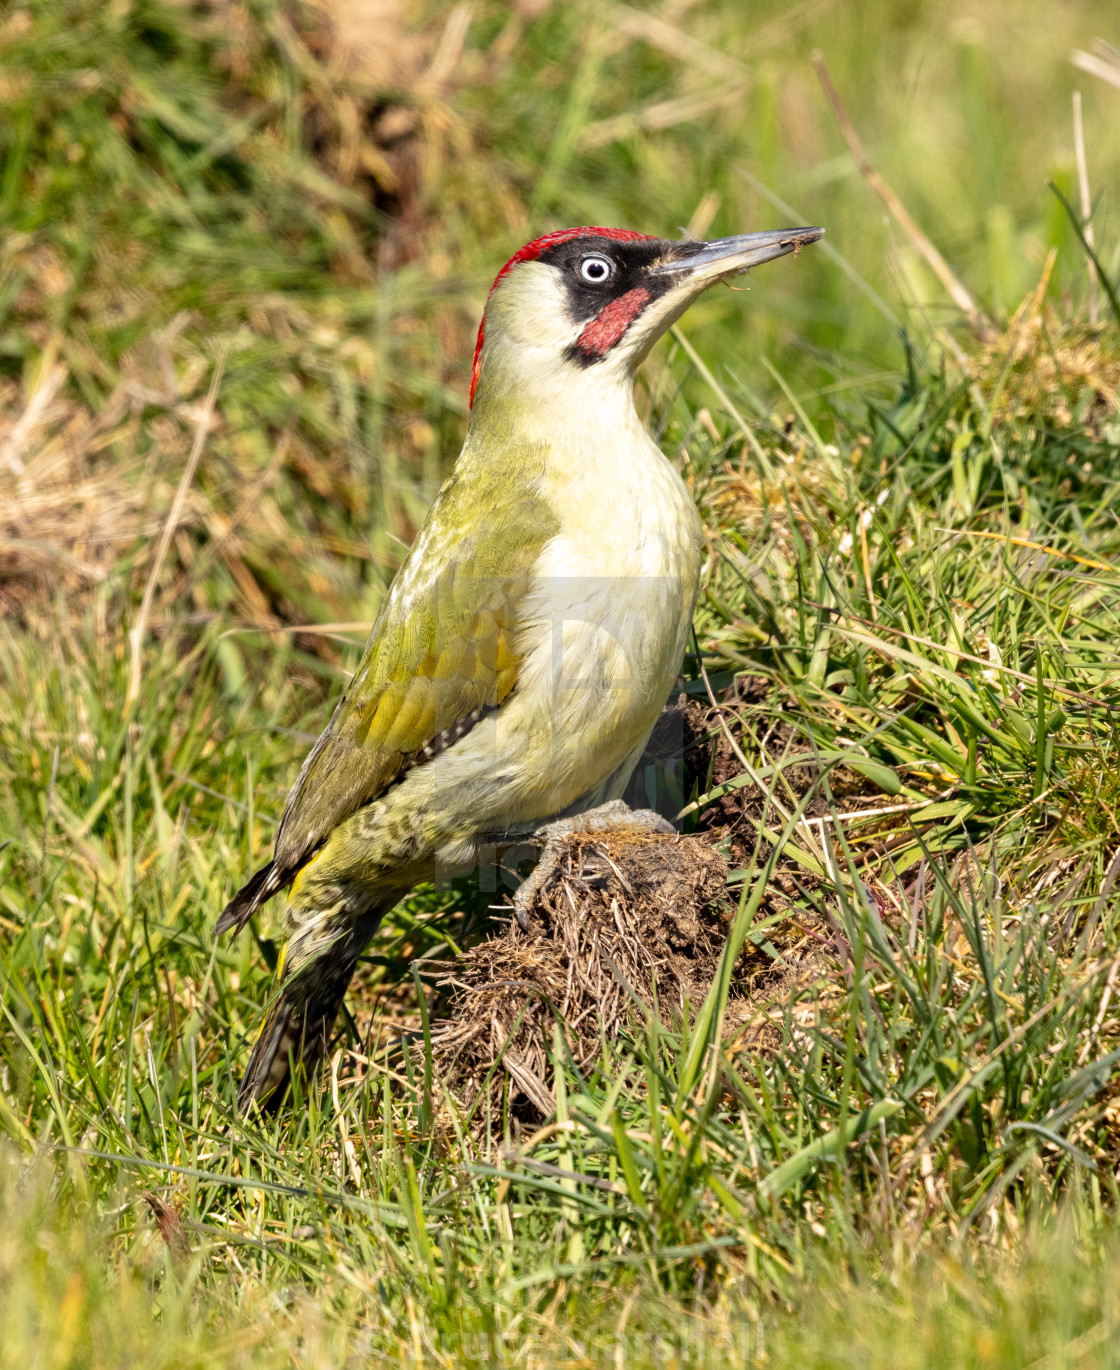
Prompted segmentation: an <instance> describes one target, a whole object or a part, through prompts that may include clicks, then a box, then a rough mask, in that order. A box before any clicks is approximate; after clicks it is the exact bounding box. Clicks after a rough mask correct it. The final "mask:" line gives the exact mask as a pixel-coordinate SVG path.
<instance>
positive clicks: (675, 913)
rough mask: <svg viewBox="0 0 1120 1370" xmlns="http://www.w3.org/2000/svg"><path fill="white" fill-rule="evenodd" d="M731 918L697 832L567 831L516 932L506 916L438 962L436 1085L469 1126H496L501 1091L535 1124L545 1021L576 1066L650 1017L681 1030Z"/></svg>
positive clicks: (716, 860)
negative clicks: (498, 929) (476, 941)
mask: <svg viewBox="0 0 1120 1370" xmlns="http://www.w3.org/2000/svg"><path fill="white" fill-rule="evenodd" d="M732 913H733V910H732V908H731V906H730V904H729V898H728V892H727V863H726V861H725V860H724V858H723V857H722V856H721V855H720V854H719V852H717V851H715V850H714V849H713V848H712V847H711V846H710V845H709V843H708V842H706V841H704V840H703V839H701V838H698V837H680V836H676V835H674V834H664V835H662V834H645V833H641V834H638V833H633V832H617V833H611V832H608V833H601V834H599V833H595V834H591V833H576V834H573V835H572V836H571V837H570V838H569V839H568V843H567V851H566V853H565V855H564V859H563V860H562V861H561V863H560V865H559V867H558V868H557V870H556V871H555V873H554V874H553V876H552V877H551V879H549V880H548V881H547V882H546V883H545V884H544V885H543V886H542V888H541V890H540V891H539V893H538V895H537V898H536V901H535V903H534V905H533V907H532V909H531V911H530V914H529V930H528V932H523V931H522V930H521V928H520V927H519V926H518V925H517V923H516V921H512V920H511V922H510V925H509V927H508V928H507V929H506V930H505V931H504V932H503V933H502V934H501V935H500V936H497V937H494V938H492V939H491V940H489V941H487V942H483V943H481V944H480V945H478V946H475V947H472V948H471V949H470V950H469V951H468V952H467V953H466V954H465V955H464V956H463V957H462V958H461V959H460V960H458V961H456V962H453V963H450V964H447V965H445V967H444V972H445V976H444V984H445V986H446V988H447V989H448V990H449V991H450V992H451V1002H450V1005H449V1013H448V1017H447V1018H446V1019H445V1020H444V1021H443V1022H442V1024H441V1025H440V1026H439V1027H438V1028H437V1029H436V1032H435V1035H434V1039H433V1046H434V1049H435V1053H436V1060H437V1066H438V1068H439V1070H440V1074H441V1077H442V1078H443V1079H444V1081H445V1082H446V1083H447V1085H448V1086H449V1088H450V1089H451V1091H452V1093H453V1094H454V1095H455V1096H456V1097H457V1098H458V1100H459V1101H460V1103H461V1104H462V1105H463V1106H464V1107H465V1108H466V1109H467V1110H468V1111H470V1112H471V1113H472V1115H473V1117H474V1119H475V1120H476V1121H481V1120H483V1119H485V1118H486V1117H487V1116H488V1115H489V1116H490V1117H491V1118H492V1119H494V1120H495V1121H497V1120H498V1119H500V1118H501V1116H502V1101H503V1098H504V1097H506V1091H507V1090H508V1101H509V1107H510V1111H511V1114H512V1115H513V1116H515V1117H518V1118H520V1119H521V1120H522V1121H525V1122H530V1123H531V1122H535V1121H538V1120H539V1119H541V1118H547V1117H548V1116H549V1115H550V1114H551V1113H552V1112H553V1109H554V1107H555V1100H554V1097H553V1092H552V1088H551V1085H550V1080H551V1076H552V1064H551V1057H552V1052H553V1042H554V1031H555V1028H554V1025H555V1024H557V1023H559V1024H560V1027H561V1030H562V1032H563V1034H564V1037H565V1040H566V1042H567V1049H568V1050H570V1051H571V1053H572V1056H573V1058H574V1060H575V1062H576V1064H577V1065H579V1066H581V1067H582V1066H587V1065H589V1064H590V1063H591V1062H592V1061H594V1060H595V1059H596V1058H597V1057H598V1056H599V1054H600V1052H601V1049H602V1042H603V1039H604V1038H606V1039H608V1040H610V1039H611V1038H614V1037H616V1036H617V1035H618V1034H619V1033H620V1032H621V1031H622V1030H624V1029H625V1028H627V1027H635V1026H639V1027H640V1025H641V1023H642V1022H643V1021H644V1020H645V1018H646V1015H648V1014H649V1013H651V1012H656V1013H657V1014H658V1015H659V1017H660V1018H661V1020H662V1021H663V1022H664V1023H666V1024H667V1025H672V1023H673V1022H674V1021H678V1022H679V1020H680V1018H681V1015H682V1014H684V1013H686V1012H688V1011H689V1010H690V1008H691V1009H693V1010H694V1009H695V1008H697V1007H698V1006H699V1005H700V1004H701V1003H702V1002H703V999H704V996H705V995H706V994H707V992H708V990H709V988H710V987H711V984H712V980H713V978H714V976H715V972H716V967H717V966H718V964H719V959H720V956H721V954H722V952H723V948H724V944H725V943H726V941H727V933H728V930H729V928H730V922H731V916H732ZM752 950H753V949H752ZM748 959H749V953H746V954H745V955H744V958H743V961H744V962H746V961H747V960H748ZM738 969H739V967H737V970H738ZM735 992H736V990H735V987H733V990H732V993H733V995H734V994H735ZM729 1016H730V1015H729ZM480 1096H481V1097H480Z"/></svg>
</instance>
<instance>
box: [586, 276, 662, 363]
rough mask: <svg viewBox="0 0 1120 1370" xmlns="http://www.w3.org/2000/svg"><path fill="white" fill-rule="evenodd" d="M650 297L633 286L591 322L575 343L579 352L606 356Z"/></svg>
mask: <svg viewBox="0 0 1120 1370" xmlns="http://www.w3.org/2000/svg"><path fill="white" fill-rule="evenodd" d="M649 301H650V293H649V291H648V290H646V289H645V287H644V286H637V287H636V288H635V289H634V290H628V291H627V292H626V294H625V295H620V296H619V297H618V299H617V300H612V301H611V302H610V304H608V305H605V306H604V307H603V308H602V309H600V311H599V312H598V314H596V315H595V317H594V318H593V319H592V320H591V322H590V323H589V324H588V325H587V327H586V328H585V329H584V330H583V332H582V333H581V334H580V335H579V338H578V340H577V341H576V346H577V347H578V348H579V349H580V351H581V352H586V353H587V355H588V356H589V357H601V356H603V355H604V354H605V353H607V352H609V351H610V350H611V348H612V347H613V346H614V345H615V343H616V342H618V340H619V339H620V338H621V337H622V335H623V334H624V333H625V332H626V330H627V329H628V328H629V327H630V325H631V324H632V323H633V322H634V320H635V319H636V318H637V317H638V315H639V314H640V313H641V312H642V310H643V309H645V307H646V305H647V304H649Z"/></svg>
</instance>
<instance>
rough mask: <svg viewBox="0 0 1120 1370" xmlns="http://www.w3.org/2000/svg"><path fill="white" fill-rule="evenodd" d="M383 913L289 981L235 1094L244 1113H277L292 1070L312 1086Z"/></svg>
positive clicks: (356, 926)
mask: <svg viewBox="0 0 1120 1370" xmlns="http://www.w3.org/2000/svg"><path fill="white" fill-rule="evenodd" d="M255 878H256V877H254V879H255ZM390 902H391V901H390ZM381 914H382V908H381V907H378V908H376V909H373V910H371V911H369V912H367V913H365V914H363V915H362V916H360V917H358V918H356V919H355V921H354V923H353V924H352V925H351V927H350V928H349V930H348V931H347V932H346V933H345V934H344V935H343V936H342V937H340V938H339V939H338V940H336V941H334V942H332V943H330V944H329V945H328V946H327V947H325V948H323V949H322V950H321V951H320V952H319V954H318V955H317V956H315V957H314V959H313V960H311V961H310V962H309V963H308V964H306V965H304V966H302V967H301V968H300V969H299V970H297V971H293V972H291V973H290V974H287V975H286V976H285V978H284V980H283V981H282V984H281V989H280V995H279V997H278V999H277V1000H276V1003H275V1004H274V1005H273V1007H272V1009H271V1011H270V1012H269V1014H268V1017H267V1018H266V1019H265V1023H264V1027H263V1028H262V1029H261V1034H260V1036H259V1037H258V1038H257V1040H256V1043H255V1044H254V1046H253V1051H252V1054H251V1055H250V1057H249V1064H248V1066H247V1067H246V1069H245V1076H244V1078H243V1079H242V1081H241V1087H240V1089H239V1090H238V1091H237V1107H238V1109H239V1110H240V1111H241V1112H242V1113H244V1112H246V1111H247V1110H248V1109H249V1108H250V1107H251V1106H252V1105H253V1104H256V1105H257V1107H258V1108H260V1109H261V1110H262V1111H263V1112H265V1113H275V1112H276V1111H277V1110H278V1109H279V1108H280V1106H281V1105H282V1104H283V1102H284V1099H285V1097H286V1096H287V1094H288V1090H289V1086H290V1085H291V1082H292V1071H293V1069H294V1070H295V1072H296V1073H297V1074H298V1075H299V1076H301V1077H302V1078H303V1080H304V1081H305V1082H306V1081H310V1079H311V1077H312V1076H313V1075H314V1073H315V1069H316V1067H317V1066H318V1064H319V1062H320V1061H321V1060H322V1059H323V1057H324V1056H325V1055H326V1052H327V1047H328V1045H329V1043H330V1038H331V1029H332V1028H333V1027H334V1020H335V1019H336V1018H337V1017H338V1011H339V1009H340V1008H341V1007H342V1001H343V999H344V997H345V995H346V990H347V988H348V986H349V984H350V981H351V979H352V977H353V975H354V971H355V970H356V969H357V965H358V958H359V957H360V956H361V954H362V952H363V951H364V950H365V949H366V946H367V945H368V943H369V939H370V938H371V937H372V936H373V934H374V932H375V931H376V930H377V925H378V923H379V922H380V921H381Z"/></svg>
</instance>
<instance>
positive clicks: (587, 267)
mask: <svg viewBox="0 0 1120 1370" xmlns="http://www.w3.org/2000/svg"><path fill="white" fill-rule="evenodd" d="M613 271H614V262H612V261H611V259H610V258H609V257H598V256H593V257H584V258H583V259H582V260H581V261H580V264H579V274H580V276H581V277H582V278H583V279H584V280H585V281H588V282H589V283H590V284H591V285H602V283H603V282H604V281H605V280H609V278H610V276H611V274H612V273H613Z"/></svg>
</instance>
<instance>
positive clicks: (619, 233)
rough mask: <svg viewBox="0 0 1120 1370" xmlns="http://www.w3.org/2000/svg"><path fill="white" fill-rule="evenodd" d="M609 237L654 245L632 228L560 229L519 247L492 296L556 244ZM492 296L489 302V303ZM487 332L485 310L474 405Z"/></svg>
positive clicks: (475, 367)
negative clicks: (524, 265)
mask: <svg viewBox="0 0 1120 1370" xmlns="http://www.w3.org/2000/svg"><path fill="white" fill-rule="evenodd" d="M583 237H588V238H609V239H611V240H612V241H614V242H616V243H636V242H642V241H646V242H651V241H652V239H651V238H650V235H649V234H648V233H635V232H634V230H633V229H632V228H595V227H592V226H589V225H585V226H584V227H582V228H558V229H556V230H555V231H554V232H552V233H546V234H545V235H544V236H543V237H541V238H534V239H533V241H532V242H531V243H526V244H525V246H524V247H522V248H519V249H518V250H517V251H516V252H515V253H514V254H513V256H512V257H511V258H510V259H509V261H508V262H506V264H505V266H503V267H502V269H501V271H499V272H498V274H497V275H496V276H495V277H494V284H493V285H492V286H491V287H490V295H493V293H494V291H495V290H497V288H498V286H499V285H501V283H502V281H503V280H504V279H505V277H506V276H507V275H508V274H509V273H510V272H511V271H512V270H513V268H514V267H515V266H518V265H520V263H521V262H533V261H536V259H537V258H538V257H539V256H540V255H541V253H542V252H547V251H548V249H549V248H550V247H555V246H556V244H557V243H568V242H571V240H572V239H573V238H583ZM490 295H487V297H486V299H487V302H489V299H490ZM485 332H486V311H485V310H483V313H482V322H481V323H480V324H479V325H478V337H477V338H476V339H475V344H474V363H473V365H472V367H471V399H470V402H471V404H472V405H473V404H474V392H475V387H476V386H477V385H478V372H479V369H480V367H481V365H482V341H483V338H484V336H485Z"/></svg>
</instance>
